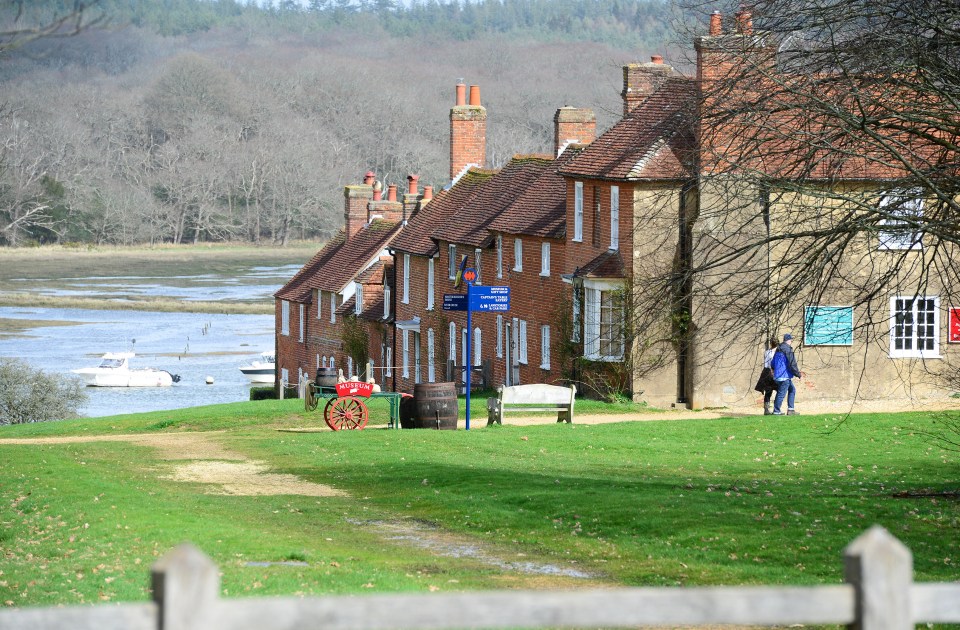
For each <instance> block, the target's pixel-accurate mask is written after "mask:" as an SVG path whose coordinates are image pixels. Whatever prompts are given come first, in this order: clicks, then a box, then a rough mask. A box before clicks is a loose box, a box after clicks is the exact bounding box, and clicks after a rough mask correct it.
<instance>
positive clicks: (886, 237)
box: [878, 189, 924, 251]
mask: <svg viewBox="0 0 960 630" xmlns="http://www.w3.org/2000/svg"><path fill="white" fill-rule="evenodd" d="M922 194H923V191H922V190H920V189H910V190H895V191H891V192H889V193H886V194H884V195H883V196H882V197H881V198H880V211H881V213H888V214H890V215H891V218H889V219H883V220H882V221H881V222H880V226H881V227H880V232H879V235H878V236H879V238H878V240H879V245H878V246H879V248H880V249H883V250H890V251H903V250H909V249H923V234H922V232H920V231H919V230H916V231H908V230H907V229H905V227H903V226H905V225H906V221H904V220H901V219H898V218H896V217H903V218H904V219H916V218H920V217H922V216H923V206H924V199H923V196H922ZM887 206H890V208H889V209H886V210H885V209H884V208H885V207H887ZM883 226H889V227H891V228H896V231H888V230H884V229H883Z"/></svg>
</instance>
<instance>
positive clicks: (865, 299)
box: [661, 0, 960, 395]
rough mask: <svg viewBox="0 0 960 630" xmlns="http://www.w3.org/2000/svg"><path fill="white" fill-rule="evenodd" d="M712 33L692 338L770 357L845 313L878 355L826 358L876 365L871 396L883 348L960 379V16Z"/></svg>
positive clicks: (883, 17) (783, 11)
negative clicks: (952, 316)
mask: <svg viewBox="0 0 960 630" xmlns="http://www.w3.org/2000/svg"><path fill="white" fill-rule="evenodd" d="M683 5H684V6H685V8H686V10H688V11H698V10H702V9H704V8H706V9H709V10H712V9H714V8H715V5H713V4H710V5H709V6H706V5H700V4H699V3H698V2H689V1H687V2H683ZM705 13H706V12H704V15H703V17H704V19H703V20H702V21H701V22H700V24H701V25H703V24H705V23H706V22H707V21H708V18H707V16H706V14H705ZM731 17H732V18H733V19H731ZM712 20H713V25H712V27H711V30H710V32H709V34H707V35H704V34H703V32H702V31H700V32H699V33H697V34H696V37H695V41H696V51H697V60H696V65H697V68H698V77H697V78H698V83H699V86H700V88H701V90H702V91H701V96H700V102H699V118H698V119H697V122H696V123H695V129H696V133H697V137H698V141H699V145H698V150H699V163H698V173H699V176H698V181H697V190H698V195H699V199H698V205H697V212H696V214H695V215H691V216H689V217H688V218H687V221H686V223H684V224H683V225H682V226H681V229H682V230H686V233H687V236H688V237H689V239H690V244H689V254H688V255H687V256H686V257H685V258H683V265H682V266H681V268H679V269H677V268H674V269H671V275H672V277H673V280H674V282H675V284H674V287H675V288H676V290H675V292H674V295H677V293H676V291H680V295H679V297H680V303H681V304H683V308H681V312H683V313H684V314H685V315H686V316H687V317H688V318H689V323H690V326H691V327H692V329H690V330H688V331H685V332H686V334H691V335H692V334H697V335H701V336H709V338H710V339H711V340H713V341H714V342H715V343H716V345H715V348H716V349H717V350H716V351H718V352H720V353H723V352H724V350H723V349H724V348H732V347H734V346H736V347H739V348H743V347H744V346H743V345H742V344H743V339H744V337H752V338H753V339H754V340H755V342H756V344H757V345H756V347H757V348H760V347H761V346H762V344H763V341H764V339H766V338H769V336H770V334H771V333H775V332H778V331H782V330H783V329H793V330H806V331H807V333H808V337H809V336H810V333H811V331H813V330H814V329H815V328H816V327H817V325H818V320H817V317H819V316H820V314H822V311H818V310H817V309H822V308H824V307H827V306H828V305H836V304H839V305H843V307H844V308H847V307H849V308H850V309H851V312H854V313H855V315H854V318H853V319H854V321H853V322H852V325H853V327H854V328H855V329H856V330H857V334H858V335H862V337H860V338H861V339H863V340H864V341H865V342H866V344H864V345H866V346H869V348H866V349H863V348H861V351H859V352H849V351H847V350H843V349H841V350H833V351H830V352H828V351H827V350H824V351H822V352H821V353H820V354H819V356H820V359H819V360H820V361H821V363H822V364H826V363H828V362H829V361H830V360H831V357H839V356H841V355H843V357H844V360H851V359H852V360H854V361H859V362H860V367H861V368H862V369H861V371H860V375H861V376H860V380H859V381H858V384H857V385H858V393H860V394H864V392H867V394H868V395H869V394H870V393H876V392H878V391H879V390H880V388H883V387H885V386H886V384H885V383H877V382H871V379H869V378H863V375H864V374H867V375H869V374H870V373H871V372H872V371H873V370H876V369H877V366H876V364H875V362H874V359H875V357H877V356H879V355H880V353H884V354H887V355H888V356H890V357H912V358H915V359H918V360H917V361H913V362H911V363H906V362H904V363H902V364H898V366H897V367H896V368H890V369H891V370H892V369H896V370H900V371H901V373H904V372H910V373H911V374H912V375H913V376H912V378H911V379H907V380H909V381H912V382H914V383H916V382H917V374H918V373H919V372H935V373H937V374H935V375H939V376H947V375H949V374H953V373H955V372H956V370H955V368H953V367H950V364H951V361H949V360H948V361H945V362H937V363H935V364H931V363H929V362H927V361H926V359H929V358H931V357H933V356H935V351H936V348H935V344H936V343H937V340H936V339H935V338H934V335H937V336H939V330H936V331H934V330H933V327H934V324H935V323H936V322H937V321H938V320H937V318H938V317H939V314H940V312H941V311H946V307H947V305H948V304H950V300H952V299H954V298H956V297H958V296H957V294H956V293H955V292H956V289H957V288H958V287H960V273H958V271H960V269H958V265H957V257H956V253H957V248H956V246H957V243H958V239H960V221H958V217H960V206H958V199H960V111H958V110H960V108H958V105H960V6H958V5H957V4H956V3H955V2H948V1H946V0H931V1H925V2H916V3H905V2H901V1H899V0H896V1H894V0H839V1H838V0H813V1H810V0H802V1H801V0H759V1H757V2H753V3H751V5H750V6H749V8H745V7H743V6H740V7H739V8H738V9H731V13H730V14H722V13H718V14H717V15H714V16H713V17H712ZM701 28H702V27H701ZM661 277H662V278H663V279H664V282H663V286H667V285H668V284H669V283H668V282H667V280H668V278H667V275H664V274H662V275H661ZM681 287H684V288H681ZM932 296H935V297H932ZM830 308H832V307H830ZM731 331H733V333H731ZM824 345H825V346H828V345H830V344H824ZM840 345H843V344H840ZM828 350H829V349H828ZM831 352H833V354H831ZM738 359H742V355H741V356H740V357H738ZM948 359H949V357H948ZM715 360H716V356H704V357H699V364H700V365H701V366H704V365H706V364H707V363H709V362H710V361H715ZM854 380H856V378H855V379H854ZM874 380H876V379H874ZM954 381H955V382H956V379H955V378H954ZM954 386H956V385H954Z"/></svg>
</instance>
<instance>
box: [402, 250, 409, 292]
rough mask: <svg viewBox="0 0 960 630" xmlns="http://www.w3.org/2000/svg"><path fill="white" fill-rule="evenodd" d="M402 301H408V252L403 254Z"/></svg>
mask: <svg viewBox="0 0 960 630" xmlns="http://www.w3.org/2000/svg"><path fill="white" fill-rule="evenodd" d="M403 303H404V304H409V303H410V254H404V255H403Z"/></svg>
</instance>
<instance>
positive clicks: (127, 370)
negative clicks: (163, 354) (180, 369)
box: [71, 352, 180, 387]
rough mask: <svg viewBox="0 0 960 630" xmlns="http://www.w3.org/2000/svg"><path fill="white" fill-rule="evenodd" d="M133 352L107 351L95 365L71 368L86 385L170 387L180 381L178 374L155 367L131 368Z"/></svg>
mask: <svg viewBox="0 0 960 630" xmlns="http://www.w3.org/2000/svg"><path fill="white" fill-rule="evenodd" d="M135 356H136V355H135V354H134V353H133V352H108V353H107V354H105V355H103V357H101V358H100V365H98V366H97V367H90V368H80V369H79V370H71V371H72V372H73V373H74V374H76V375H77V376H79V377H80V378H82V379H83V381H84V383H85V384H86V385H87V386H88V387H170V386H171V385H173V384H174V383H177V382H179V381H180V376H179V375H178V374H171V373H170V372H167V371H166V370H158V369H156V368H131V367H130V359H132V358H133V357H135Z"/></svg>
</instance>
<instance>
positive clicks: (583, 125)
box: [553, 107, 597, 156]
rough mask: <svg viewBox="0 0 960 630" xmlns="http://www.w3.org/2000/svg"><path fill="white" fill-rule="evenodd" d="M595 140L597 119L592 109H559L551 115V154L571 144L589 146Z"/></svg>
mask: <svg viewBox="0 0 960 630" xmlns="http://www.w3.org/2000/svg"><path fill="white" fill-rule="evenodd" d="M596 138H597V117H596V115H594V113H593V110H592V109H586V108H579V107H561V108H560V109H558V110H557V113H556V114H554V115H553V154H554V156H559V155H560V154H561V153H563V150H564V149H565V148H566V147H567V146H568V145H571V144H590V143H591V142H593V141H594V140H595V139H596Z"/></svg>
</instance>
